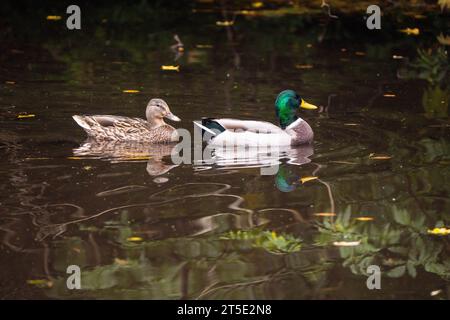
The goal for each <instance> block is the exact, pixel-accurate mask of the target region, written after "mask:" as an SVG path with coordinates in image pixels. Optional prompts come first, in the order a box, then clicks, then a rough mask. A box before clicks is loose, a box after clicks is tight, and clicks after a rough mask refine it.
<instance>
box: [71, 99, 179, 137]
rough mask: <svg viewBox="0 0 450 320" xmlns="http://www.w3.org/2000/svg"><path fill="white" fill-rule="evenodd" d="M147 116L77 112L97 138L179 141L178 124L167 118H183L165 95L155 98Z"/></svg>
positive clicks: (148, 105)
mask: <svg viewBox="0 0 450 320" xmlns="http://www.w3.org/2000/svg"><path fill="white" fill-rule="evenodd" d="M145 115H146V117H147V120H144V119H141V118H128V117H121V116H110V115H97V116H79V115H75V116H73V119H74V120H75V121H76V123H78V125H79V126H80V127H82V128H83V129H84V131H86V133H87V134H88V136H89V137H92V138H94V139H96V140H115V141H140V142H147V143H166V142H174V141H178V133H177V131H176V129H175V128H174V127H172V126H171V125H168V124H166V123H165V122H164V120H163V118H167V119H170V120H172V121H180V118H178V117H177V116H176V115H174V114H173V113H172V112H171V111H170V109H169V106H168V105H167V103H166V102H165V101H164V100H162V99H151V100H150V102H149V103H148V104H147V109H146V111H145Z"/></svg>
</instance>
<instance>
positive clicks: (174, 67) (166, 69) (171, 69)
mask: <svg viewBox="0 0 450 320" xmlns="http://www.w3.org/2000/svg"><path fill="white" fill-rule="evenodd" d="M161 70H164V71H176V72H179V71H180V66H161Z"/></svg>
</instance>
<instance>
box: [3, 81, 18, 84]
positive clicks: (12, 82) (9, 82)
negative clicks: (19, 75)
mask: <svg viewBox="0 0 450 320" xmlns="http://www.w3.org/2000/svg"><path fill="white" fill-rule="evenodd" d="M5 83H6V84H16V82H15V81H5Z"/></svg>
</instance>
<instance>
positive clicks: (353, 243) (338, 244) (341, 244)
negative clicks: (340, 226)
mask: <svg viewBox="0 0 450 320" xmlns="http://www.w3.org/2000/svg"><path fill="white" fill-rule="evenodd" d="M360 244H361V241H360V240H358V241H335V242H333V245H334V246H336V247H356V246H359V245H360Z"/></svg>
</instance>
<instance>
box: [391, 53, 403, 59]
mask: <svg viewBox="0 0 450 320" xmlns="http://www.w3.org/2000/svg"><path fill="white" fill-rule="evenodd" d="M404 58H405V57H404V56H399V55H396V54H394V55H393V56H392V59H395V60H400V59H404Z"/></svg>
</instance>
